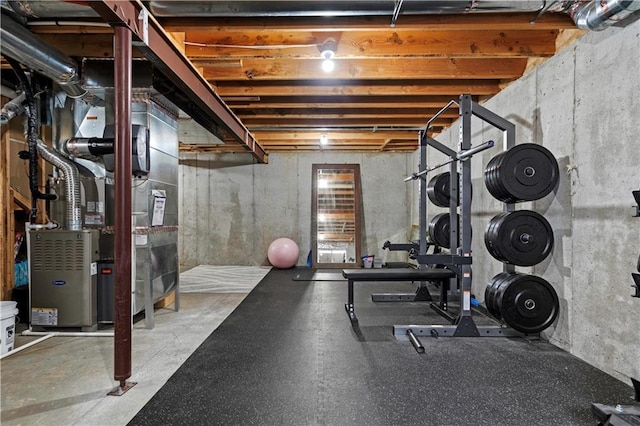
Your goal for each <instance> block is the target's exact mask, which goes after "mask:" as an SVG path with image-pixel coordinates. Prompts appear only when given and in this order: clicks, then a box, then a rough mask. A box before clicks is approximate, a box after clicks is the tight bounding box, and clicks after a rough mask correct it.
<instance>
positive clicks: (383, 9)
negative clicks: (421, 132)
mask: <svg viewBox="0 0 640 426" xmlns="http://www.w3.org/2000/svg"><path fill="white" fill-rule="evenodd" d="M148 4H149V10H151V12H152V13H153V14H154V15H155V16H157V17H175V16H202V17H274V16H287V17H290V16H389V17H391V16H392V14H393V11H394V7H395V2H394V1H393V0H372V1H355V2H345V1H343V0H328V1H321V2H309V1H306V2H304V1H300V2H292V1H269V2H258V1H254V2H248V1H242V0H236V1H225V2H219V1H216V2H203V1H175V0H174V1H171V0H169V1H166V0H157V1H156V0H154V1H150V2H148ZM544 5H545V2H544V1H533V0H521V1H493V0H484V1H468V0H467V1H453V0H444V1H434V0H430V1H421V2H412V1H407V2H404V3H403V5H402V14H403V15H411V14H413V15H416V14H442V13H467V12H532V11H538V10H540V9H542V8H543V7H544Z"/></svg>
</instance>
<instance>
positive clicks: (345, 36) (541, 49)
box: [185, 27, 558, 66]
mask: <svg viewBox="0 0 640 426" xmlns="http://www.w3.org/2000/svg"><path fill="white" fill-rule="evenodd" d="M557 35H558V30H544V31H530V30H526V31H525V30H520V31H518V30H512V31H499V30H491V31H488V30H484V31H482V30H471V31H447V30H446V29H443V30H441V31H422V30H420V31H419V30H415V29H411V30H406V29H403V28H401V27H399V28H394V29H389V28H388V29H387V31H386V32H380V31H367V32H350V33H342V34H340V33H338V34H330V36H331V38H333V39H334V40H336V58H352V59H353V58H376V57H398V56H412V57H498V58H499V57H523V58H524V57H532V56H533V57H536V56H542V57H549V56H551V55H553V54H554V53H555V50H556V45H555V40H556V37H557ZM327 37H329V36H328V35H326V34H325V33H320V34H319V33H315V32H312V31H308V32H288V31H286V30H283V31H276V30H274V32H271V33H269V34H264V33H261V32H243V33H230V34H229V33H220V34H217V33H216V34H212V33H202V32H191V33H189V34H188V35H187V37H186V38H185V45H186V46H185V47H186V53H187V56H189V57H191V58H192V61H193V62H194V64H195V65H196V66H198V62H199V61H201V60H207V59H208V58H241V59H248V58H253V57H263V58H274V59H277V58H318V57H319V56H320V52H321V50H322V44H323V43H324V42H325V41H326V40H327ZM269 47H271V48H269Z"/></svg>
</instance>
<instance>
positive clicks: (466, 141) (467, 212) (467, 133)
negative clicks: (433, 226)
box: [456, 95, 479, 336]
mask: <svg viewBox="0 0 640 426" xmlns="http://www.w3.org/2000/svg"><path fill="white" fill-rule="evenodd" d="M472 105H473V102H472V100H471V96H470V95H462V96H460V120H461V126H460V135H459V136H460V137H459V142H458V152H464V151H466V150H468V149H470V148H471V118H472ZM458 169H459V170H460V171H459V173H460V224H461V225H460V248H459V249H458V251H459V253H458V254H459V255H460V256H463V257H469V258H471V160H469V159H467V160H465V161H459V162H458ZM460 272H461V275H462V282H461V286H460V287H461V288H460V317H459V319H458V328H457V329H456V335H464V336H478V335H479V333H478V329H477V327H476V325H475V323H474V321H473V318H472V317H471V264H470V263H468V264H463V265H461V266H460Z"/></svg>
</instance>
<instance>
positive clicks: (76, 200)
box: [37, 140, 82, 231]
mask: <svg viewBox="0 0 640 426" xmlns="http://www.w3.org/2000/svg"><path fill="white" fill-rule="evenodd" d="M37 147H38V154H40V157H42V158H43V159H44V160H45V161H47V162H49V163H51V164H53V165H54V166H55V167H57V168H58V170H60V173H62V174H63V175H64V181H65V192H66V197H67V210H66V212H67V214H66V220H67V229H69V230H70V231H79V230H81V229H82V209H81V207H80V174H79V173H78V167H77V166H76V165H75V164H73V162H72V161H71V160H67V159H66V158H64V157H63V156H61V155H60V154H58V153H57V152H55V151H54V150H52V149H51V148H49V147H48V146H47V145H45V143H44V142H43V141H41V140H38V145H37Z"/></svg>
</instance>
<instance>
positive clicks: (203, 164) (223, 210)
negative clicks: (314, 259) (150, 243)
mask: <svg viewBox="0 0 640 426" xmlns="http://www.w3.org/2000/svg"><path fill="white" fill-rule="evenodd" d="M314 163H319V164H322V163H327V164H328V163H338V164H360V173H361V181H362V212H363V213H362V214H363V216H362V237H363V240H362V253H363V254H374V255H376V256H382V258H383V260H389V261H406V260H407V259H406V257H407V256H406V253H399V252H393V253H389V252H388V251H384V252H383V250H382V245H383V244H384V242H385V241H386V240H390V241H392V242H406V240H407V237H408V233H409V229H410V211H411V209H410V208H409V207H408V203H410V202H411V198H412V197H411V194H410V191H411V186H410V185H407V184H406V183H404V182H403V179H404V177H406V176H407V175H408V174H410V167H411V164H410V155H408V154H382V155H381V154H335V153H329V152H322V153H300V154H297V153H294V154H278V153H273V154H271V155H270V156H269V164H263V165H260V164H253V162H252V161H251V159H250V157H249V156H248V155H246V154H243V155H234V154H194V153H182V154H181V155H180V188H181V192H180V198H181V201H180V206H181V208H180V263H181V267H182V269H183V270H184V269H188V268H191V267H194V266H197V265H203V264H205V265H267V264H268V259H267V256H266V254H267V248H268V247H269V244H270V243H271V242H272V241H273V240H275V239H276V238H279V237H289V238H291V239H293V240H294V241H296V242H297V243H298V246H299V247H300V258H299V259H298V264H299V265H306V262H307V254H308V253H309V250H310V248H311V182H312V179H311V168H312V167H311V166H312V164H314Z"/></svg>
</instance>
